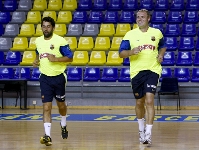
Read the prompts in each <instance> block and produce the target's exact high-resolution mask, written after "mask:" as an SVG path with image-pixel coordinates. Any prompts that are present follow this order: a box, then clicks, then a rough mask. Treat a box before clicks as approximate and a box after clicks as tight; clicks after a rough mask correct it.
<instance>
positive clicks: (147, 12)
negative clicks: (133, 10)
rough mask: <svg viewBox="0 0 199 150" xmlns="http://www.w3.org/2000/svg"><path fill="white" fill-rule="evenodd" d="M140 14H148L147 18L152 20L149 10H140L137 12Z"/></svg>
mask: <svg viewBox="0 0 199 150" xmlns="http://www.w3.org/2000/svg"><path fill="white" fill-rule="evenodd" d="M138 12H146V14H147V17H148V18H150V12H149V11H148V10H147V9H140V10H138V11H137V13H138Z"/></svg>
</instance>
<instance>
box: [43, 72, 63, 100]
mask: <svg viewBox="0 0 199 150" xmlns="http://www.w3.org/2000/svg"><path fill="white" fill-rule="evenodd" d="M39 82H40V89H41V98H42V102H43V103H45V102H52V101H53V98H55V99H56V100H57V101H59V102H64V101H65V89H66V76H65V74H60V75H57V76H52V77H51V76H46V75H44V74H41V76H40V78H39Z"/></svg>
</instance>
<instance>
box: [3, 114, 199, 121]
mask: <svg viewBox="0 0 199 150" xmlns="http://www.w3.org/2000/svg"><path fill="white" fill-rule="evenodd" d="M0 120H29V121H30V120H42V114H0ZM52 120H54V121H56V120H57V121H58V120H60V115H59V114H52ZM67 121H96V122H102V121H117V122H123V121H125V122H126V121H127V122H134V121H137V118H136V116H135V115H119V114H107V115H106V114H69V115H68V116H67ZM155 122H199V115H156V116H155Z"/></svg>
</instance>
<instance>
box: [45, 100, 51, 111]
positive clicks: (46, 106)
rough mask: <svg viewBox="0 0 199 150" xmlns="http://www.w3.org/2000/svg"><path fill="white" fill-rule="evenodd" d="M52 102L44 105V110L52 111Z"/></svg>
mask: <svg viewBox="0 0 199 150" xmlns="http://www.w3.org/2000/svg"><path fill="white" fill-rule="evenodd" d="M51 105H52V104H51V102H47V103H43V110H44V111H50V110H51V109H52V106H51Z"/></svg>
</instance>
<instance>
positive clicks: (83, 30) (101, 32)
mask: <svg viewBox="0 0 199 150" xmlns="http://www.w3.org/2000/svg"><path fill="white" fill-rule="evenodd" d="M150 26H151V27H154V28H158V29H160V30H161V31H162V33H163V35H164V36H170V37H178V36H188V37H195V36H196V35H198V36H199V30H198V31H197V27H196V25H195V24H183V25H182V27H180V25H179V24H167V25H166V27H165V28H164V26H163V25H162V24H150ZM135 28H137V24H133V26H132V27H131V25H130V24H128V23H118V24H116V25H114V24H112V23H110V24H99V25H98V24H85V25H84V26H83V25H81V24H69V25H68V27H67V25H66V24H56V25H55V30H54V32H55V33H56V34H58V35H60V36H93V37H96V36H109V37H112V36H117V37H123V36H124V35H125V34H126V32H128V31H130V30H132V29H135ZM0 29H1V32H0V36H4V37H6V36H7V37H16V36H24V37H32V36H35V37H38V36H41V35H43V32H42V30H41V24H37V26H36V27H35V25H34V24H22V25H21V26H20V25H18V24H7V25H6V26H5V29H4V27H3V25H2V24H0Z"/></svg>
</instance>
